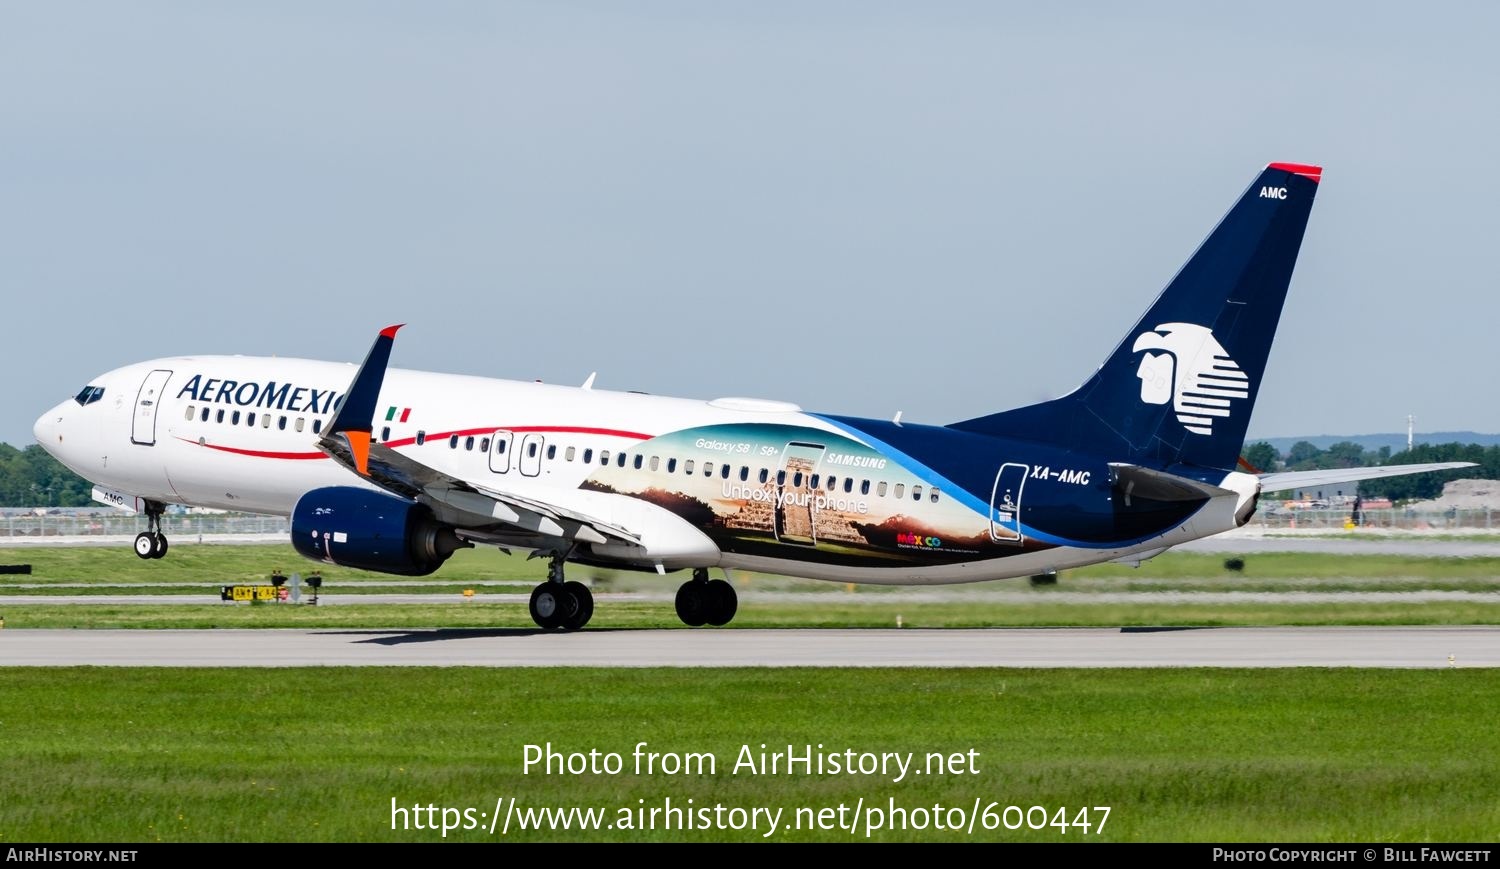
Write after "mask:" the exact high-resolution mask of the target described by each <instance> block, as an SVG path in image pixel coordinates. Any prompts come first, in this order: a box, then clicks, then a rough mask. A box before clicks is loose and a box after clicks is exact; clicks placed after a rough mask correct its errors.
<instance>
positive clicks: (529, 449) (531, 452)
mask: <svg viewBox="0 0 1500 869" xmlns="http://www.w3.org/2000/svg"><path fill="white" fill-rule="evenodd" d="M526 458H528V459H534V458H536V443H535V442H532V443H529V444H527V445H526Z"/></svg>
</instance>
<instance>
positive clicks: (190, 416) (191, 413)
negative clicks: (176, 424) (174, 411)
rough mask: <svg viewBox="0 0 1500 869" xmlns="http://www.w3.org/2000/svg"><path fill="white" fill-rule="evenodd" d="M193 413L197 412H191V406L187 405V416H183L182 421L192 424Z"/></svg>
mask: <svg viewBox="0 0 1500 869" xmlns="http://www.w3.org/2000/svg"><path fill="white" fill-rule="evenodd" d="M195 413H197V411H195V410H193V406H192V405H191V404H190V405H188V409H187V416H184V417H183V419H185V420H187V421H188V422H192V421H193V414H195Z"/></svg>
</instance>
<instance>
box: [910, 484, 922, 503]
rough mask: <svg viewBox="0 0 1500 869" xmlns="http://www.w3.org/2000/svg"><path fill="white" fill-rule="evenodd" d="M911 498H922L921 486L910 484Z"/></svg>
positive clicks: (914, 499)
mask: <svg viewBox="0 0 1500 869" xmlns="http://www.w3.org/2000/svg"><path fill="white" fill-rule="evenodd" d="M911 499H912V500H913V501H920V500H922V487H921V486H912V487H911Z"/></svg>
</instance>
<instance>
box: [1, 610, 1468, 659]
mask: <svg viewBox="0 0 1500 869" xmlns="http://www.w3.org/2000/svg"><path fill="white" fill-rule="evenodd" d="M3 627H5V619H0V628H3ZM1448 666H1449V667H1457V666H1458V664H1456V663H1454V661H1453V656H1452V655H1449V656H1448Z"/></svg>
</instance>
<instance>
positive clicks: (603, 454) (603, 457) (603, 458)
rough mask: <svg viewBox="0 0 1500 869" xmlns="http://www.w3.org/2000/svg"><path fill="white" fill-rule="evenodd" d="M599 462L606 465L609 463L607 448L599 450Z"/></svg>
mask: <svg viewBox="0 0 1500 869" xmlns="http://www.w3.org/2000/svg"><path fill="white" fill-rule="evenodd" d="M599 464H601V465H607V464H609V450H600V451H599Z"/></svg>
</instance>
